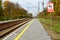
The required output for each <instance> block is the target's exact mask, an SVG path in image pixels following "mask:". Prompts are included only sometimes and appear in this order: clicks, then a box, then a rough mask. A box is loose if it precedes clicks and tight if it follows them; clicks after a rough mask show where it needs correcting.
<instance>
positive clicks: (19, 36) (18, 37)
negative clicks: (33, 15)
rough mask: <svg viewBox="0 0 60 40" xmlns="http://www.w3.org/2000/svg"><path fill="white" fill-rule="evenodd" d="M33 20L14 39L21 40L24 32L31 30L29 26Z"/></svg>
mask: <svg viewBox="0 0 60 40" xmlns="http://www.w3.org/2000/svg"><path fill="white" fill-rule="evenodd" d="M32 22H33V20H32V21H31V22H30V24H28V25H27V26H26V28H25V29H24V30H23V31H22V32H21V33H20V34H19V35H18V36H17V37H16V38H15V39H14V40H19V39H20V38H21V36H22V35H23V34H24V32H25V31H26V30H27V29H28V28H29V26H30V25H31V24H32Z"/></svg>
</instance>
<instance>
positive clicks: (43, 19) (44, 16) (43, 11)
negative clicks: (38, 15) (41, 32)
mask: <svg viewBox="0 0 60 40" xmlns="http://www.w3.org/2000/svg"><path fill="white" fill-rule="evenodd" d="M42 5H43V18H44V17H45V14H44V0H43V2H42ZM44 21H45V18H44V19H43V22H44Z"/></svg>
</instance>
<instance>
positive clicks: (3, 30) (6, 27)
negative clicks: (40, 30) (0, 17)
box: [0, 19, 31, 38]
mask: <svg viewBox="0 0 60 40" xmlns="http://www.w3.org/2000/svg"><path fill="white" fill-rule="evenodd" d="M30 20H31V19H22V20H18V21H12V22H6V23H1V24H0V38H2V37H4V36H5V35H7V34H9V33H10V32H12V31H14V30H15V29H17V28H19V26H22V25H23V24H25V23H27V22H28V21H30Z"/></svg>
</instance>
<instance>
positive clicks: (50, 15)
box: [50, 12, 52, 29]
mask: <svg viewBox="0 0 60 40" xmlns="http://www.w3.org/2000/svg"><path fill="white" fill-rule="evenodd" d="M50 27H51V29H52V13H51V12H50Z"/></svg>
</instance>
